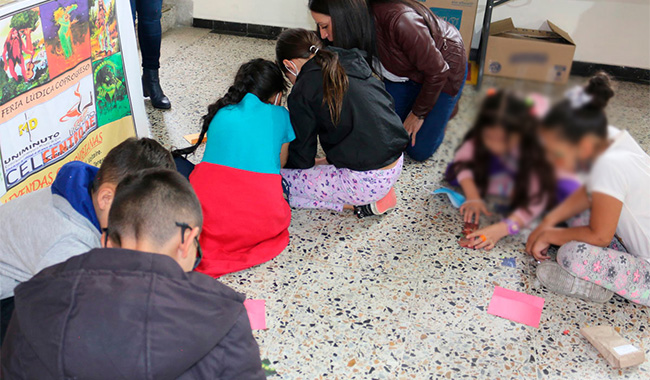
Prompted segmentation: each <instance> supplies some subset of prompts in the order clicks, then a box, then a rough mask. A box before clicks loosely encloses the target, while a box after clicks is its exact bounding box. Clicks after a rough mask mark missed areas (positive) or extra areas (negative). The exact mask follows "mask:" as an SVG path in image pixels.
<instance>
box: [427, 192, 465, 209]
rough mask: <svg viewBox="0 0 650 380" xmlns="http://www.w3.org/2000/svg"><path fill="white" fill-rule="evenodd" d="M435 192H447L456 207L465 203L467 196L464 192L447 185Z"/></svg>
mask: <svg viewBox="0 0 650 380" xmlns="http://www.w3.org/2000/svg"><path fill="white" fill-rule="evenodd" d="M433 194H446V195H447V197H449V200H450V201H451V204H452V205H454V207H456V208H459V207H460V206H461V205H462V204H463V203H465V197H464V196H463V195H462V194H460V193H459V192H457V191H454V190H451V189H448V188H446V187H441V188H439V189H438V190H435V191H434V192H433Z"/></svg>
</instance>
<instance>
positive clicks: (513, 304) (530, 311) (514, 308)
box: [488, 286, 544, 328]
mask: <svg viewBox="0 0 650 380" xmlns="http://www.w3.org/2000/svg"><path fill="white" fill-rule="evenodd" d="M543 308H544V298H541V297H536V296H531V295H529V294H524V293H520V292H516V291H514V290H509V289H504V288H501V287H499V286H496V287H494V294H493V295H492V300H491V301H490V306H489V307H488V313H489V314H492V315H496V316H498V317H501V318H505V319H509V320H511V321H515V322H518V323H523V324H525V325H528V326H532V327H535V328H538V327H539V321H540V319H541V318H542V309H543Z"/></svg>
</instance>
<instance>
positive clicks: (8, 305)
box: [0, 297, 14, 346]
mask: <svg viewBox="0 0 650 380" xmlns="http://www.w3.org/2000/svg"><path fill="white" fill-rule="evenodd" d="M0 308H1V309H2V313H1V314H0V346H1V345H2V341H4V340H5V333H6V332H7V327H9V320H10V319H11V314H13V313H14V297H9V298H5V299H3V300H1V301H0Z"/></svg>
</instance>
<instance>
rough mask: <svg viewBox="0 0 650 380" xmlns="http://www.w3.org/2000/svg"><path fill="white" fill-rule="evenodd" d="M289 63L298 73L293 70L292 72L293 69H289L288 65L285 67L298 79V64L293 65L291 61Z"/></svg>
mask: <svg viewBox="0 0 650 380" xmlns="http://www.w3.org/2000/svg"><path fill="white" fill-rule="evenodd" d="M289 62H290V63H291V64H292V65H293V67H294V69H296V72H293V70H291V69H290V68H289V66H287V65H285V66H284V67H285V68H286V69H287V71H288V72H290V73H291V74H293V75H294V76H295V77H296V78H298V74H299V72H298V66H296V64H295V63H293V62H291V61H289Z"/></svg>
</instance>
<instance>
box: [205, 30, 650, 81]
mask: <svg viewBox="0 0 650 380" xmlns="http://www.w3.org/2000/svg"><path fill="white" fill-rule="evenodd" d="M193 26H194V27H196V28H207V29H211V30H212V31H213V32H214V33H220V34H230V35H235V36H243V37H254V38H263V39H268V40H274V39H276V38H278V36H279V35H280V33H282V31H284V30H285V29H286V28H282V27H278V26H268V25H256V24H243V23H238V22H230V21H216V20H206V19H201V18H195V19H194V22H193ZM469 57H470V60H472V61H476V58H477V57H478V49H471V51H470V54H469ZM598 71H605V72H606V73H608V74H610V75H611V76H612V77H614V78H615V79H616V80H622V81H627V82H635V83H643V84H650V70H648V69H639V68H636V67H627V66H613V65H603V64H600V63H591V62H581V61H574V62H573V67H572V68H571V75H578V76H584V77H588V76H591V75H593V74H595V73H597V72H598Z"/></svg>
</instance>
